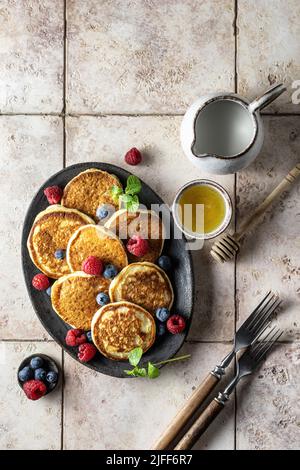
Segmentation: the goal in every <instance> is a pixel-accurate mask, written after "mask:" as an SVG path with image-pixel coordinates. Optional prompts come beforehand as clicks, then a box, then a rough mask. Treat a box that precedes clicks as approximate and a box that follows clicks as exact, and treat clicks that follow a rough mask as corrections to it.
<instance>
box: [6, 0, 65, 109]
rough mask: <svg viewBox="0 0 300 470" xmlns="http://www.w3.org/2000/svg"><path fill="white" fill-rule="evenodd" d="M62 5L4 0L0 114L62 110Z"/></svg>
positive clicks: (51, 1) (46, 0) (54, 0)
mask: <svg viewBox="0 0 300 470" xmlns="http://www.w3.org/2000/svg"><path fill="white" fill-rule="evenodd" d="M63 12H64V5H63V1H62V0H34V1H33V0H2V1H1V4H0V58H1V69H0V83H1V86H0V112H1V113H36V112H37V113H50V112H61V111H62V108H63V89H62V87H63V26H64V19H63V16H64V13H63Z"/></svg>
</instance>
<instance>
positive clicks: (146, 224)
mask: <svg viewBox="0 0 300 470" xmlns="http://www.w3.org/2000/svg"><path fill="white" fill-rule="evenodd" d="M104 227H106V228H108V229H109V230H111V231H112V232H114V233H116V234H117V235H118V237H120V238H121V240H128V239H129V238H131V237H132V236H133V235H139V236H141V237H142V238H145V239H146V240H147V241H148V245H149V250H148V251H147V253H146V254H145V255H144V256H141V257H137V256H134V255H133V254H131V253H128V259H129V262H130V263H135V262H138V261H149V262H150V263H154V262H155V261H156V260H157V258H158V257H159V256H160V255H161V253H162V250H163V246H164V227H163V223H162V220H161V219H160V217H159V216H158V215H157V214H156V212H154V211H150V210H144V209H143V210H138V211H137V212H128V211H127V210H126V209H120V210H118V211H116V212H115V213H114V214H113V215H112V216H111V217H110V218H109V219H108V221H107V222H106V223H105V225H104ZM125 244H126V242H125Z"/></svg>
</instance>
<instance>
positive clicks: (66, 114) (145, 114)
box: [0, 111, 300, 118]
mask: <svg viewBox="0 0 300 470" xmlns="http://www.w3.org/2000/svg"><path fill="white" fill-rule="evenodd" d="M261 115H262V116H267V117H294V116H300V113H281V112H278V113H277V112H274V113H272V112H267V111H265V112H262V113H261ZM2 116H3V117H10V116H12V117H13V116H29V117H30V116H41V117H47V116H54V117H61V118H64V117H75V118H76V117H78V118H80V117H95V118H97V117H99V118H101V117H111V116H112V117H114V116H115V117H183V116H184V113H110V112H107V113H104V112H102V113H100V112H99V113H74V112H69V113H67V112H64V111H62V112H48V113H47V112H45V113H33V112H32V113H21V112H15V113H1V112H0V117H2Z"/></svg>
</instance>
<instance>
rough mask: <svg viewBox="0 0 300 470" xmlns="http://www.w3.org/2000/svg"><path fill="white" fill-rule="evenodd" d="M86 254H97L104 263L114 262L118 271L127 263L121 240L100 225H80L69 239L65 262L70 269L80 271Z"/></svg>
mask: <svg viewBox="0 0 300 470" xmlns="http://www.w3.org/2000/svg"><path fill="white" fill-rule="evenodd" d="M88 256H97V257H98V258H100V259H101V260H102V262H103V263H104V264H114V265H115V266H116V268H117V269H118V271H121V269H123V268H124V267H125V266H127V264H128V261H127V254H126V251H125V248H124V245H123V243H122V242H121V240H120V239H119V238H118V237H117V236H116V235H114V234H113V233H112V232H110V231H109V230H107V229H105V228H104V227H102V226H100V225H85V226H84V227H80V229H79V230H77V231H76V232H75V233H74V234H73V235H72V237H71V238H70V240H69V243H68V246H67V262H68V265H69V268H70V270H71V271H80V269H81V266H82V262H83V261H84V260H85V259H86V258H87V257H88Z"/></svg>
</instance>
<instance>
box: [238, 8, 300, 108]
mask: <svg viewBox="0 0 300 470" xmlns="http://www.w3.org/2000/svg"><path fill="white" fill-rule="evenodd" d="M299 15H300V3H299V2H298V0H274V1H272V2H271V3H270V2H269V1H268V0H260V1H259V2H253V1H251V0H238V18H237V27H238V36H237V41H238V55H237V72H238V90H239V93H240V94H242V95H244V96H245V97H247V98H249V99H254V98H255V97H256V96H257V95H259V94H262V93H264V92H265V91H266V90H267V89H268V88H269V87H270V86H271V85H273V84H275V83H281V82H282V83H284V84H285V85H286V86H287V88H288V91H287V92H285V93H284V94H283V95H282V96H281V97H279V98H278V99H277V100H276V101H274V102H273V104H272V105H270V106H268V107H267V108H266V109H265V111H266V112H288V113H299V112H300V91H299V90H300V24H299ZM296 82H298V83H296ZM293 83H294V88H293ZM293 102H294V103H293Z"/></svg>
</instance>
